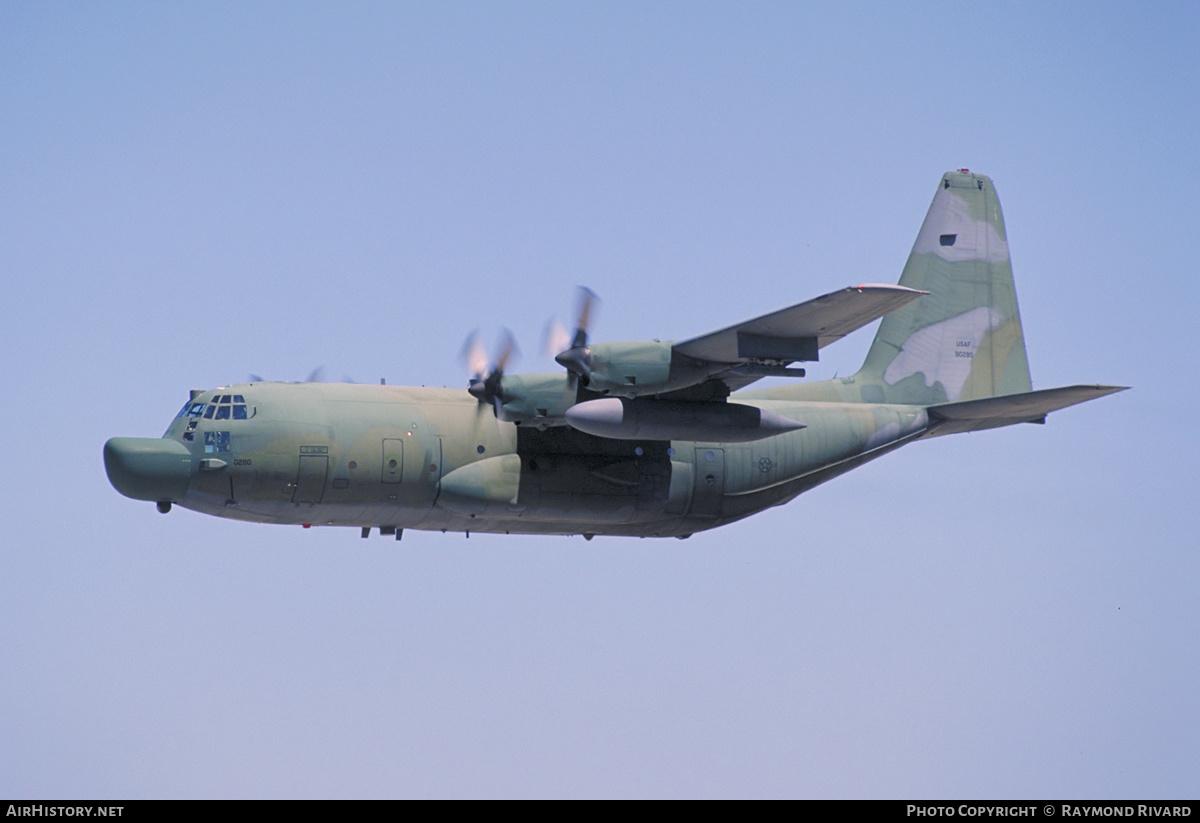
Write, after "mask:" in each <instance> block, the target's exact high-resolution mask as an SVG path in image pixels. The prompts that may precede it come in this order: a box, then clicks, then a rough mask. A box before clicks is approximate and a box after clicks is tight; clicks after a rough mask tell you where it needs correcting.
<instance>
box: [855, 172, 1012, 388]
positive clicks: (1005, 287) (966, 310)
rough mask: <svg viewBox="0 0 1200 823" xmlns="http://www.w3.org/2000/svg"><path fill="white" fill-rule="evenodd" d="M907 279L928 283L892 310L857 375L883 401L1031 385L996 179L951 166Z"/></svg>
mask: <svg viewBox="0 0 1200 823" xmlns="http://www.w3.org/2000/svg"><path fill="white" fill-rule="evenodd" d="M900 285H902V286H907V287H909V288H912V289H919V290H921V291H926V292H929V294H928V295H926V296H925V297H922V298H921V299H920V300H917V301H915V302H913V303H910V304H908V305H907V306H904V307H902V308H900V309H898V310H896V311H894V312H892V313H891V314H889V315H887V316H886V317H884V318H883V321H882V322H881V323H880V326H879V331H878V333H877V334H876V335H875V341H874V343H872V344H871V349H870V351H869V352H868V353H867V359H866V362H865V363H863V366H862V368H861V369H860V370H859V372H858V374H857V375H855V382H856V383H858V384H860V385H861V387H862V399H863V400H864V401H866V402H874V403H883V402H886V403H912V404H918V405H935V404H939V403H957V402H962V401H967V400H978V399H981V398H985V397H995V396H997V395H1007V394H1017V393H1021V392H1027V391H1030V389H1031V388H1032V384H1031V382H1030V379H1029V361H1028V360H1027V359H1026V356H1025V335H1024V333H1023V332H1022V331H1021V316H1020V313H1019V312H1018V311H1017V293H1016V289H1015V288H1014V286H1013V276H1012V263H1011V262H1010V261H1009V257H1008V240H1007V236H1006V234H1005V231H1004V216H1003V215H1002V214H1001V212H1000V201H999V200H998V199H997V198H996V190H995V188H994V187H993V186H992V181H991V180H989V179H988V178H987V177H984V176H983V175H981V174H971V173H970V172H969V171H967V170H965V169H963V170H960V171H952V172H947V173H946V174H945V175H943V176H942V180H941V183H940V184H939V185H938V190H937V194H935V195H934V196H933V203H932V204H931V205H930V206H929V212H928V214H926V215H925V222H924V223H923V224H922V225H921V231H920V233H919V234H918V235H917V241H916V243H914V244H913V249H912V253H911V254H909V256H908V263H907V265H905V267H904V273H903V275H901V277H900Z"/></svg>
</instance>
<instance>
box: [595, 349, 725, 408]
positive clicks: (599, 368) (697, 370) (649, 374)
mask: <svg viewBox="0 0 1200 823" xmlns="http://www.w3.org/2000/svg"><path fill="white" fill-rule="evenodd" d="M673 345H674V344H673V343H671V342H669V341H662V340H631V341H627V342H621V343H597V344H595V345H593V346H589V347H588V354H587V364H588V366H589V372H588V375H587V388H588V391H591V392H595V393H596V394H611V395H616V396H618V397H640V396H644V395H648V394H665V393H666V392H672V391H678V390H680V389H686V388H688V387H689V386H695V385H697V384H698V383H703V382H704V381H705V380H707V379H708V378H709V377H711V376H712V375H714V374H718V373H721V372H724V371H727V370H728V369H729V366H728V365H725V364H712V363H701V362H698V361H695V360H692V359H690V358H685V357H680V356H679V355H676V354H673V352H672V351H671V348H672V346H673Z"/></svg>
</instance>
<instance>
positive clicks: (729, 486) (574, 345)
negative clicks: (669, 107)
mask: <svg viewBox="0 0 1200 823" xmlns="http://www.w3.org/2000/svg"><path fill="white" fill-rule="evenodd" d="M591 307H592V299H591V293H590V292H588V291H586V290H584V291H583V293H582V300H581V304H580V311H579V316H578V320H577V323H576V327H577V328H576V332H575V335H574V338H573V339H570V340H567V339H565V337H564V338H563V339H562V340H561V342H560V345H561V346H562V348H561V350H560V351H559V353H558V355H557V357H556V358H555V359H556V360H557V362H558V363H559V364H560V365H562V366H563V367H564V370H563V371H562V372H554V373H548V374H522V375H516V374H513V375H510V374H508V373H506V371H505V366H506V365H507V361H508V359H509V354H510V353H511V351H512V346H511V345H510V344H506V345H505V346H504V347H503V350H502V351H501V353H500V355H499V356H498V357H497V358H496V360H495V362H494V364H493V365H492V366H491V367H490V368H489V367H488V366H487V364H486V355H485V354H483V353H482V351H481V348H480V347H479V346H478V344H473V345H469V346H468V348H467V350H466V352H465V354H466V356H467V359H468V361H469V362H470V364H471V366H472V369H473V370H474V371H475V372H476V374H475V377H474V378H473V379H472V380H471V382H470V386H469V388H468V389H466V390H462V389H437V388H409V387H400V386H385V385H379V386H373V385H354V384H346V383H342V384H334V383H312V382H309V383H275V382H260V381H256V382H251V383H245V384H240V385H233V386H223V387H220V388H217V389H213V390H210V391H193V392H192V394H191V398H190V399H189V400H188V402H187V403H186V404H184V407H183V409H182V410H181V411H180V412H179V414H178V416H176V418H175V420H174V421H173V422H172V423H171V426H170V428H168V429H167V432H166V434H165V435H163V437H161V438H139V437H115V438H113V439H111V440H109V441H108V442H107V443H106V444H105V446H104V464H105V468H106V469H107V471H108V477H109V480H110V481H111V482H112V484H113V486H114V487H116V489H117V490H118V491H119V492H121V493H122V494H124V495H126V496H127V497H132V498H134V499H136V500H147V501H153V502H156V503H157V504H158V509H159V511H161V512H164V513H165V512H168V511H170V509H171V506H172V504H179V505H180V506H183V507H185V508H188V509H193V510H195V511H198V512H204V513H207V514H213V515H217V516H219V517H230V518H235V519H239V520H251V521H255V522H260V523H287V524H296V525H304V526H310V525H321V526H358V527H360V528H361V529H362V535H363V537H366V536H368V535H369V534H370V532H371V529H372V528H376V529H378V530H379V532H380V533H381V534H387V535H395V537H396V538H397V539H399V538H400V536H401V534H402V533H403V530H404V529H429V530H433V529H440V530H442V531H443V532H445V531H454V532H466V533H467V535H468V536H469V535H470V533H471V532H504V533H506V534H507V533H520V534H582V535H584V536H585V537H587V538H589V539H590V538H591V537H592V536H593V535H597V534H606V535H636V536H640V537H661V536H674V537H681V538H682V537H687V536H689V535H690V534H692V533H693V532H697V531H701V530H704V529H711V528H714V527H716V526H721V525H724V524H726V523H732V522H733V521H735V520H740V519H741V518H743V517H746V516H748V515H751V514H754V513H756V512H760V511H762V510H763V509H766V508H768V507H770V506H777V505H780V504H781V503H784V502H786V501H788V500H790V499H792V498H793V497H795V496H796V495H798V494H800V493H801V492H804V491H807V490H808V489H811V488H813V487H814V486H816V485H817V484H819V483H824V482H825V481H826V480H829V479H831V478H833V477H836V476H837V475H839V474H842V473H843V472H847V471H849V470H850V469H853V468H856V467H858V466H861V465H862V464H863V463H866V462H867V461H868V460H873V459H875V458H876V457H880V456H881V455H884V454H886V453H888V452H890V451H892V450H893V449H897V448H899V447H900V446H903V445H905V444H906V443H910V442H912V441H914V440H920V439H922V438H926V437H937V436H939V435H943V434H952V433H955V432H967V431H978V430H981V429H989V428H994V427H997V426H1007V425H1011V424H1013V423H1042V422H1044V421H1045V417H1046V414H1047V413H1049V412H1052V411H1055V410H1057V409H1062V408H1065V407H1067V406H1071V405H1074V404H1076V403H1082V402H1084V401H1086V400H1092V399H1094V398H1097V397H1101V396H1103V395H1106V394H1110V393H1112V392H1117V391H1121V390H1122V389H1123V388H1124V387H1121V386H1100V385H1077V386H1068V387H1065V388H1057V389H1045V390H1041V391H1032V385H1031V383H1030V378H1029V364H1028V361H1027V360H1026V356H1025V340H1024V335H1023V333H1022V330H1021V320H1020V317H1019V315H1018V313H1017V296H1016V292H1015V290H1014V287H1013V277H1012V267H1011V265H1010V262H1009V255H1008V241H1007V234H1006V232H1005V229H1004V219H1003V217H1002V215H1001V212H1000V203H999V201H998V200H997V199H996V192H995V189H994V188H993V186H992V182H991V180H989V179H988V178H987V177H984V176H982V175H978V174H972V173H971V172H969V171H968V170H966V169H961V170H959V171H954V172H948V173H947V174H945V175H944V176H943V177H942V179H941V181H940V183H939V184H938V189H937V193H936V194H935V195H934V198H933V203H932V205H931V206H930V207H929V213H928V214H927V215H926V217H925V222H924V224H923V225H922V226H921V231H920V233H919V234H918V235H917V240H916V243H915V244H914V246H913V249H912V253H911V254H910V255H909V258H908V264H907V265H906V266H905V268H904V273H903V274H902V276H901V278H900V285H898V286H890V285H874V284H872V285H859V286H851V287H849V288H845V289H842V290H840V291H835V292H832V293H830V294H826V295H824V296H823V297H818V298H816V299H815V300H810V301H808V302H807V303H800V304H798V305H795V306H792V307H790V308H786V309H782V310H780V311H776V312H773V313H771V314H766V315H763V316H762V317H757V318H755V319H753V320H749V321H747V322H744V323H738V324H737V325H733V326H729V327H728V328H725V329H721V330H719V331H715V332H711V333H708V334H702V335H700V336H699V337H693V338H691V339H690V340H684V341H681V342H669V341H659V340H649V341H641V342H624V343H593V342H591V341H589V339H588V325H589V316H590V315H591ZM880 317H882V318H883V321H882V323H881V324H880V326H879V330H878V333H877V334H876V335H875V340H874V343H872V345H871V348H870V351H869V353H868V354H867V359H866V362H865V363H864V364H863V366H862V368H861V369H859V371H858V372H857V373H856V374H854V375H852V376H850V377H843V378H834V379H832V380H823V381H816V382H809V383H801V382H797V379H798V378H800V377H803V375H804V371H803V369H802V368H797V367H795V366H794V365H792V364H794V363H797V362H805V361H815V360H816V359H817V357H818V353H819V351H820V349H822V348H824V347H825V346H827V345H828V344H830V343H832V342H834V341H835V340H838V339H840V338H841V337H843V336H845V335H847V334H849V333H850V332H852V331H854V330H855V329H858V328H860V327H862V326H864V325H866V324H868V323H870V322H872V321H874V320H877V319H879V318H880ZM766 376H775V377H784V378H788V382H787V384H786V385H781V386H774V387H770V388H760V389H757V390H751V391H747V390H744V388H745V387H746V386H748V385H749V384H751V383H753V382H754V381H756V380H758V379H759V378H761V377H766Z"/></svg>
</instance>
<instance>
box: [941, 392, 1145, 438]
mask: <svg viewBox="0 0 1200 823" xmlns="http://www.w3.org/2000/svg"><path fill="white" fill-rule="evenodd" d="M1127 388H1129V387H1128V386H1063V387H1062V388H1058V389H1043V390H1041V391H1031V392H1024V393H1022V394H1008V395H1002V396H1000V397H987V398H984V399H982V400H967V401H964V402H962V403H944V404H942V405H940V406H930V407H929V410H928V411H929V419H930V426H929V432H928V434H927V435H926V436H927V437H933V436H935V435H941V434H955V433H957V432H968V431H981V430H983V429H994V428H996V427H998V426H1011V425H1012V424H1014V423H1044V422H1045V420H1046V415H1047V414H1049V413H1050V412H1052V411H1058V410H1059V409H1065V408H1066V407H1067V406H1074V405H1075V404H1077V403H1085V402H1087V401H1088V400H1095V399H1096V398H1097V397H1103V396H1104V395H1106V394H1113V393H1115V392H1119V391H1125V389H1127Z"/></svg>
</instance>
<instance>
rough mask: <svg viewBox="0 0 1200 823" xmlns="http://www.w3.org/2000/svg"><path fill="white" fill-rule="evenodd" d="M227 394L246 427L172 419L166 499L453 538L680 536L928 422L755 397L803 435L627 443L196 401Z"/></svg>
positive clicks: (270, 391) (454, 396)
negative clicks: (183, 462) (173, 467)
mask: <svg viewBox="0 0 1200 823" xmlns="http://www.w3.org/2000/svg"><path fill="white" fill-rule="evenodd" d="M233 394H237V395H242V396H244V397H245V400H246V404H247V406H248V408H249V409H250V413H249V414H248V416H247V419H242V420H233V419H228V418H226V419H223V420H214V419H205V418H204V417H203V416H198V417H187V416H186V415H185V416H181V417H178V418H176V420H175V421H174V422H173V423H172V425H171V427H170V429H169V430H168V431H167V434H166V438H167V439H171V440H175V441H177V442H179V443H180V444H182V445H183V446H185V447H186V448H187V449H188V451H189V454H190V455H191V458H192V459H191V463H193V464H194V466H195V469H194V473H193V474H192V475H191V476H190V479H189V483H188V487H187V492H186V494H184V495H182V496H181V497H179V498H177V499H176V500H175V501H174V502H176V503H178V504H179V505H181V506H184V507H185V508H189V509H194V510H196V511H200V512H204V513H207V514H213V515H217V516H221V517H230V518H236V519H241V520H251V521H256V522H264V523H292V524H314V525H337V526H373V527H396V528H402V529H403V528H409V529H440V530H445V531H458V532H462V531H474V532H513V533H518V532H520V533H538V534H542V533H545V534H579V533H583V534H617V535H644V536H668V535H686V534H691V533H692V532H696V531H701V530H703V529H709V528H713V527H715V526H720V525H722V524H724V523H729V522H731V521H733V520H738V519H740V518H742V517H746V516H747V515H750V514H753V513H755V512H758V511H761V510H763V509H765V508H767V507H769V506H774V505H778V504H780V503H783V502H786V501H787V500H790V499H791V498H793V497H795V496H796V495H797V494H800V493H801V492H803V491H805V490H807V489H809V488H812V487H813V486H815V485H816V484H817V483H820V482H822V481H824V480H826V479H828V478H830V477H833V476H835V475H837V474H840V473H841V472H843V471H847V470H848V469H850V468H853V467H854V466H856V465H859V464H861V463H862V462H865V461H866V460H868V459H870V458H872V457H874V456H876V455H878V454H882V453H883V452H885V451H887V450H889V449H890V448H893V447H895V446H896V445H898V444H900V443H902V442H905V441H906V440H908V439H911V438H912V437H913V436H915V435H919V434H920V433H921V432H922V431H923V430H924V428H925V426H926V423H927V420H928V418H927V415H926V414H925V411H924V409H922V408H920V407H914V406H892V405H883V404H871V405H868V404H862V403H857V404H855V403H804V402H782V401H760V404H761V406H763V407H765V408H768V409H770V410H773V411H778V412H781V413H783V414H785V415H786V416H788V417H791V418H792V419H796V420H802V421H804V422H805V424H806V426H807V428H804V429H800V430H799V431H796V432H791V433H788V434H784V435H779V436H776V437H771V438H768V439H765V440H760V441H758V442H755V443H736V444H722V443H695V442H679V441H670V442H665V441H645V442H639V441H630V440H610V439H605V438H599V437H593V436H592V435H589V434H584V433H582V432H577V431H574V430H573V429H570V428H568V427H563V426H559V427H554V428H548V429H546V430H545V431H539V430H537V429H536V428H533V427H525V426H517V425H514V424H512V423H504V422H501V421H498V420H496V418H495V416H494V415H492V413H491V411H490V410H489V409H488V408H486V407H480V406H479V404H477V403H476V401H475V400H474V399H473V398H471V397H469V396H468V395H467V394H466V392H464V391H461V390H452V389H428V388H405V387H392V386H360V385H349V384H322V383H253V384H246V385H240V386H231V387H228V388H222V389H220V390H218V391H216V392H212V393H207V392H206V393H205V394H203V395H200V396H198V397H197V398H195V401H196V402H197V403H205V402H206V401H211V400H212V398H213V397H221V396H224V395H233ZM189 426H191V429H190V431H189ZM185 434H191V435H192V439H191V440H190V441H185V440H184V439H183V437H184V435H185ZM214 435H216V436H214ZM226 435H227V436H226ZM206 449H207V450H208V451H205V450H206ZM220 449H225V450H220ZM219 450H220V451H219ZM206 461H207V462H206Z"/></svg>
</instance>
